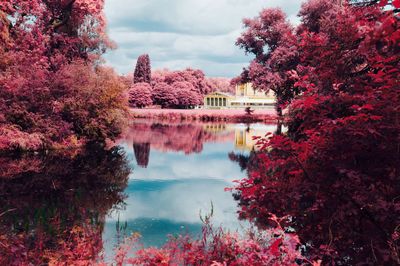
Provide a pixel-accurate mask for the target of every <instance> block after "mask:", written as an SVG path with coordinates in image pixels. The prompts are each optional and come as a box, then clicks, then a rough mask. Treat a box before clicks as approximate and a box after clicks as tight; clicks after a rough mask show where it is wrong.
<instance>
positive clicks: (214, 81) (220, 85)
mask: <svg viewBox="0 0 400 266" xmlns="http://www.w3.org/2000/svg"><path fill="white" fill-rule="evenodd" d="M207 82H208V83H209V85H210V86H211V89H212V91H221V92H227V93H231V94H234V93H235V85H234V84H232V79H230V78H224V77H216V78H207Z"/></svg>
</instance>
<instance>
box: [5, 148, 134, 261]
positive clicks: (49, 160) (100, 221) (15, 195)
mask: <svg viewBox="0 0 400 266" xmlns="http://www.w3.org/2000/svg"><path fill="white" fill-rule="evenodd" d="M0 165H1V168H2V169H1V172H0V206H1V207H0V214H1V215H0V218H1V220H0V242H1V244H2V245H1V248H0V265H28V262H29V264H30V265H42V264H47V263H49V261H52V260H56V259H57V258H59V257H60V256H61V254H62V253H63V252H64V251H65V250H66V248H65V247H66V246H70V245H75V243H73V241H74V239H70V234H69V233H70V232H71V231H74V232H76V233H78V234H79V235H80V236H89V235H90V238H87V239H86V240H87V241H88V242H89V243H87V244H88V246H89V247H90V249H89V250H87V254H86V255H87V257H88V258H93V259H95V258H96V257H97V256H98V255H99V252H101V250H102V242H101V232H102V230H103V227H104V221H105V217H106V215H107V213H109V212H110V210H115V209H121V208H123V205H124V203H123V201H124V199H125V195H124V193H123V191H124V189H125V188H126V186H127V181H128V176H129V173H130V169H129V168H128V165H127V161H126V160H125V155H124V153H123V152H122V150H120V149H117V148H115V149H112V150H110V151H104V150H103V149H102V148H99V147H95V146H91V147H88V150H86V151H84V152H82V153H80V154H65V153H64V154H52V155H48V156H45V157H38V156H34V157H19V158H0Z"/></svg>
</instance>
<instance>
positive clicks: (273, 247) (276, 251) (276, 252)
mask: <svg viewBox="0 0 400 266" xmlns="http://www.w3.org/2000/svg"><path fill="white" fill-rule="evenodd" d="M281 244H282V238H278V239H277V240H275V242H274V243H272V245H271V247H270V250H271V253H272V255H274V256H279V246H280V245H281Z"/></svg>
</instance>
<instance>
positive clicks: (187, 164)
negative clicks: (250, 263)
mask: <svg viewBox="0 0 400 266" xmlns="http://www.w3.org/2000/svg"><path fill="white" fill-rule="evenodd" d="M274 129H275V127H274V126H273V125H262V124H254V125H245V124H211V123H198V124H196V123H176V124H167V123H164V124H161V123H150V122H146V121H141V122H136V123H135V124H133V125H132V127H131V130H130V131H129V132H128V133H127V134H126V136H125V137H124V139H123V140H121V142H120V145H121V146H122V147H124V148H125V149H126V153H127V157H128V159H129V160H130V164H131V166H132V167H134V168H135V171H134V172H133V173H132V174H131V176H130V180H129V184H128V188H127V189H126V190H125V193H127V195H128V198H127V199H126V209H125V210H121V211H119V212H115V213H113V214H112V215H110V216H109V217H108V219H107V222H106V227H105V232H104V236H103V238H104V239H105V240H106V245H107V247H108V248H107V250H112V246H114V245H115V244H116V243H118V241H119V239H120V236H119V235H117V234H116V232H115V224H116V223H125V222H126V224H127V227H126V229H125V232H124V233H125V234H130V233H132V232H139V233H140V234H141V235H142V241H143V243H144V245H145V246H161V245H162V244H163V243H165V241H166V239H167V238H166V236H167V235H169V234H172V235H174V234H182V233H183V234H185V233H189V234H192V235H197V234H198V233H200V230H201V220H200V217H199V213H200V212H202V213H203V214H205V213H207V212H209V211H210V209H211V202H212V203H213V209H214V216H213V219H212V220H213V223H214V224H215V225H222V226H223V227H224V228H227V229H230V230H241V227H242V226H245V224H246V223H245V222H240V221H239V220H238V217H237V203H236V202H235V201H234V200H233V199H232V195H231V193H230V192H226V191H225V188H226V187H231V186H232V185H233V183H232V181H233V180H235V179H239V178H242V177H244V176H245V173H244V172H242V170H241V169H240V167H239V166H238V165H237V164H236V162H234V161H232V160H230V158H229V156H228V154H229V153H230V152H232V151H236V152H238V153H239V154H248V153H249V151H250V150H252V149H253V145H254V141H253V140H252V136H253V135H254V136H255V135H258V134H262V135H265V133H266V132H269V131H274ZM137 166H142V167H137Z"/></svg>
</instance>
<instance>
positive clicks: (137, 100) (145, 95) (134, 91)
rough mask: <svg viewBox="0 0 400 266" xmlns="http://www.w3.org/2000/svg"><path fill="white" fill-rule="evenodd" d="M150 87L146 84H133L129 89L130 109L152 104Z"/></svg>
mask: <svg viewBox="0 0 400 266" xmlns="http://www.w3.org/2000/svg"><path fill="white" fill-rule="evenodd" d="M151 96H152V95H151V86H150V84H148V83H146V82H140V83H135V84H133V85H132V86H131V88H130V89H129V104H130V106H132V107H138V108H143V107H146V106H149V105H151V104H152V103H153V101H152V99H151Z"/></svg>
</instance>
